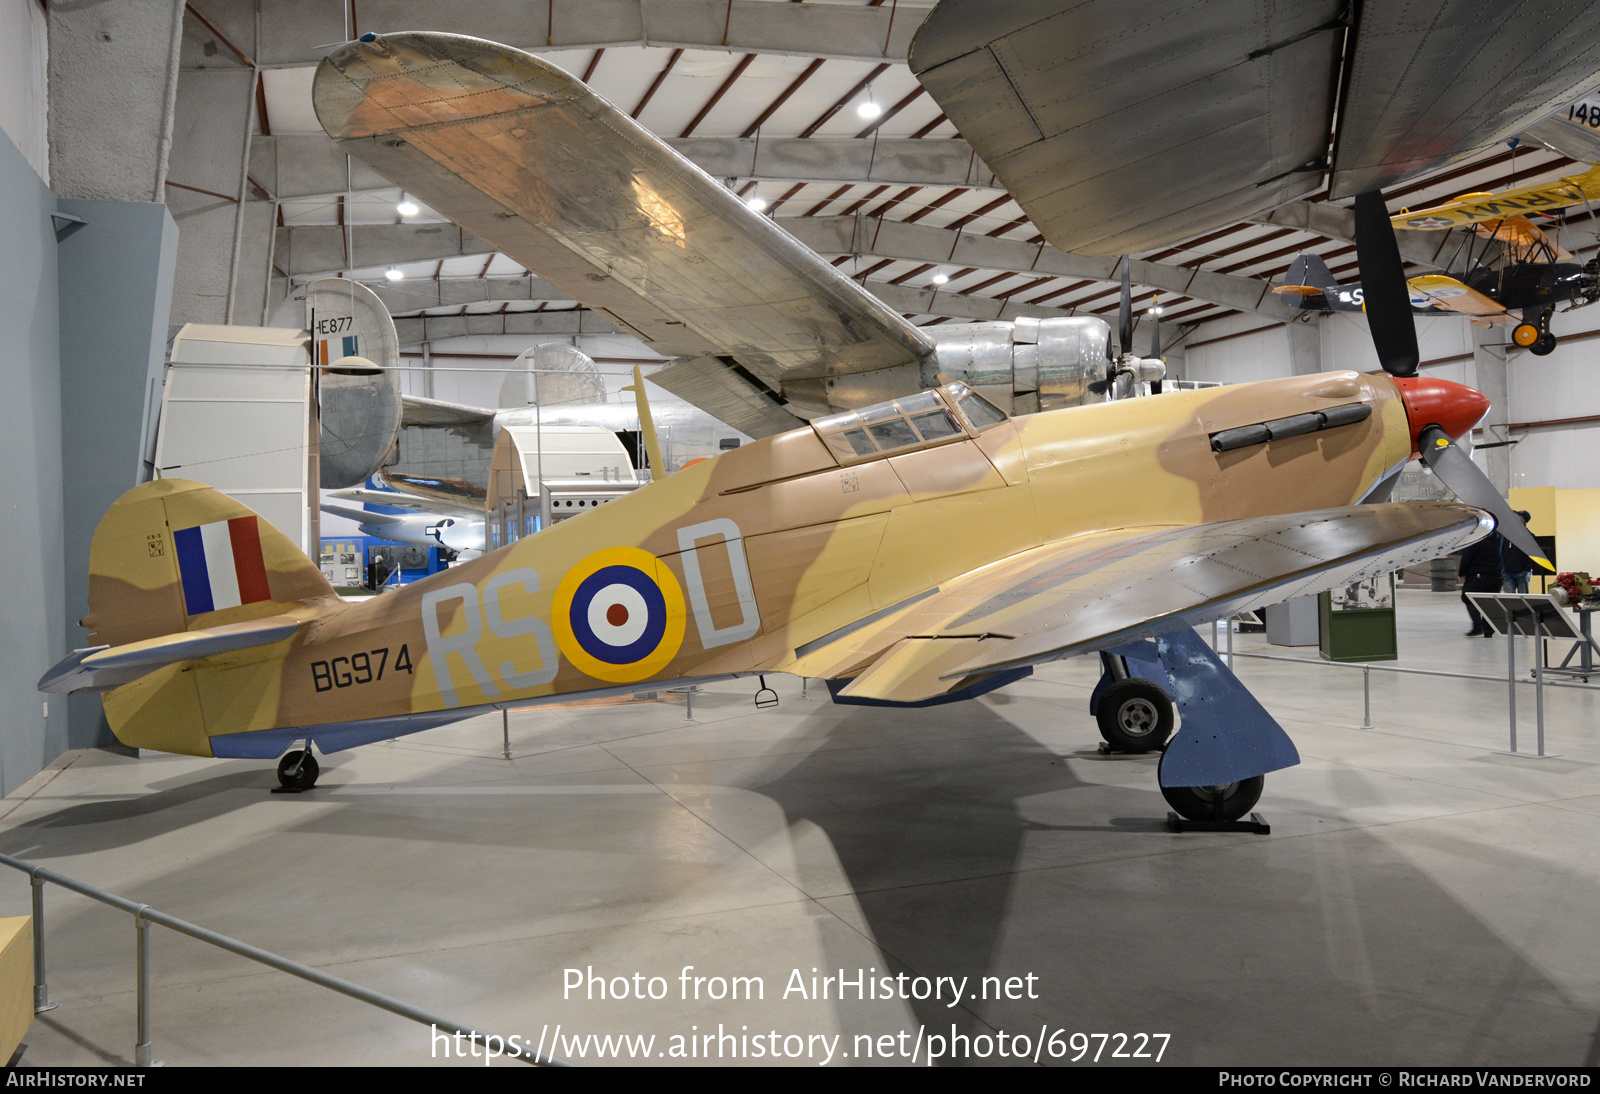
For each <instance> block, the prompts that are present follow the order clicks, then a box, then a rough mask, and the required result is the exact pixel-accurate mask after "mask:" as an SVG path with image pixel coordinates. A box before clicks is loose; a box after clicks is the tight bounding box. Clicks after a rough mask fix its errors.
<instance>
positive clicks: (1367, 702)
mask: <svg viewBox="0 0 1600 1094" xmlns="http://www.w3.org/2000/svg"><path fill="white" fill-rule="evenodd" d="M1361 728H1362V729H1372V728H1373V725H1372V666H1371V665H1362V666H1361Z"/></svg>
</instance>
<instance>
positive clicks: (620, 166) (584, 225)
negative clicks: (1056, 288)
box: [312, 33, 1163, 437]
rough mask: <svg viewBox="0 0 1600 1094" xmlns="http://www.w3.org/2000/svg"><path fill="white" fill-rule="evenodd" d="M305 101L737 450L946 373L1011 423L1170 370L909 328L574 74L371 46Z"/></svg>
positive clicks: (328, 125)
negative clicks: (613, 328)
mask: <svg viewBox="0 0 1600 1094" xmlns="http://www.w3.org/2000/svg"><path fill="white" fill-rule="evenodd" d="M312 100H313V104H314V105H315V107H316V112H317V117H318V119H319V121H320V122H321V123H322V127H323V128H324V129H325V130H326V131H327V132H328V134H329V135H330V136H332V137H333V138H334V139H335V140H337V141H338V142H339V144H340V145H341V146H342V147H343V149H344V150H345V151H346V152H348V153H350V154H351V155H353V156H355V157H356V158H357V159H360V160H361V161H363V162H365V163H367V164H368V165H370V166H371V167H372V168H373V169H375V170H376V171H378V172H379V173H380V174H382V175H384V176H385V177H386V178H388V179H389V180H390V181H392V182H394V183H395V184H396V185H398V186H400V187H402V188H403V189H405V191H406V192H407V193H410V194H414V195H416V197H417V198H418V199H420V200H422V201H425V202H427V204H428V205H429V206H430V207H432V208H434V209H436V210H438V211H439V212H440V213H442V214H444V215H445V216H447V217H449V218H450V219H451V220H452V221H454V222H455V223H456V224H459V225H460V226H461V227H463V228H465V229H466V230H468V231H470V232H472V233H473V234H474V235H476V236H477V237H479V238H480V239H483V240H485V241H487V242H488V243H489V244H490V245H491V246H493V247H494V248H495V249H496V250H498V251H500V252H501V253H503V254H506V255H508V256H510V257H511V258H513V259H515V260H516V261H518V262H520V263H522V265H524V266H526V267H528V268H529V269H531V270H534V271H536V272H537V273H538V274H539V276H540V277H542V278H544V279H545V280H546V281H549V282H550V283H551V284H553V285H555V286H557V287H558V288H560V289H561V290H562V291H563V292H565V293H568V294H570V295H571V297H572V299H575V300H578V301H580V302H582V303H583V304H585V305H586V306H588V307H589V308H592V309H594V310H596V311H598V312H600V313H601V314H603V315H604V316H606V317H607V318H608V319H609V320H611V321H612V322H613V323H614V324H616V325H617V327H618V328H619V329H621V330H624V331H627V332H629V333H630V334H633V335H634V336H635V337H637V338H638V339H640V341H642V342H643V343H644V344H645V345H647V346H649V347H650V348H651V349H653V350H655V351H656V352H658V353H660V354H661V355H662V356H665V357H673V358H677V360H676V361H674V363H672V364H671V365H668V366H666V367H665V368H662V369H660V370H659V371H657V372H655V373H654V374H652V375H651V377H650V381H651V383H654V384H657V385H659V386H660V387H662V388H665V389H666V390H667V391H670V392H672V393H673V394H675V395H678V396H679V397H681V398H682V399H684V400H685V401H687V402H689V403H692V404H694V405H695V406H697V407H699V408H700V409H702V410H704V411H706V412H707V413H709V414H711V415H713V416H715V417H716V418H717V419H719V420H721V421H723V422H726V423H728V424H729V425H731V426H733V427H735V428H736V429H738V430H740V431H741V432H743V433H745V434H747V435H748V436H751V437H767V436H771V435H773V434H776V433H781V432H784V431H786V430H789V429H793V428H795V427H797V426H799V425H801V424H803V423H804V422H805V421H807V420H809V419H811V418H815V417H818V416H823V415H827V414H831V413H836V412H838V411H842V410H851V409H856V408H859V407H864V406H868V405H871V404H875V403H879V402H882V401H883V400H884V399H889V398H895V397H902V396H907V395H911V394H914V393H915V392H917V391H921V390H924V389H927V388H932V387H934V386H936V385H937V384H938V382H939V380H938V377H939V375H940V374H941V373H943V374H945V375H946V376H947V377H948V378H950V379H954V380H961V381H964V382H965V383H967V384H968V385H969V386H971V387H973V388H975V389H976V390H977V391H978V392H979V393H980V394H982V395H983V396H985V397H986V398H988V399H990V400H991V401H993V402H995V403H996V404H998V405H1000V406H1002V407H1004V408H1006V409H1010V410H1012V411H1014V412H1016V413H1029V412H1032V411H1037V410H1049V409H1053V408H1056V407H1060V406H1070V405H1075V404H1079V403H1097V402H1105V401H1108V400H1109V399H1112V398H1115V397H1117V396H1119V395H1121V394H1132V393H1134V390H1133V389H1134V388H1135V387H1136V385H1137V383H1138V382H1144V381H1150V380H1156V379H1159V378H1160V376H1161V373H1162V368H1163V366H1162V365H1161V363H1160V362H1159V361H1157V360H1143V359H1141V358H1138V357H1136V356H1134V354H1133V353H1132V350H1131V345H1130V343H1131V334H1132V328H1131V321H1128V320H1126V319H1125V321H1124V322H1123V324H1122V339H1121V342H1120V344H1119V345H1118V347H1117V349H1116V351H1115V352H1113V350H1112V340H1111V330H1110V327H1109V326H1108V325H1107V324H1106V323H1105V322H1104V321H1102V320H1100V319H1097V318H1093V317H1088V316H1075V317H1067V318H1051V319H1043V320H1040V319H1018V320H1016V321H1015V322H1009V323H979V324H971V325H965V326H961V327H953V326H945V327H938V328H934V329H931V330H924V329H921V328H918V327H916V326H914V325H913V324H912V323H910V322H909V321H908V320H907V319H906V318H905V317H904V316H902V315H901V314H900V313H899V312H897V311H894V310H893V309H891V308H889V307H888V306H887V305H885V304H884V303H883V302H882V301H880V300H878V299H877V298H876V297H874V296H873V295H871V294H870V293H869V292H867V291H866V290H865V289H864V288H862V287H861V286H860V285H858V284H856V283H855V282H854V281H852V280H851V279H850V278H848V277H846V276H845V275H844V274H843V273H842V272H841V271H840V270H838V269H836V268H835V267H833V266H832V265H830V264H829V263H828V262H827V261H826V260H824V259H823V258H822V257H821V256H819V255H817V254H816V253H815V252H814V251H812V250H810V249H809V248H807V247H806V246H804V245H803V244H801V243H800V242H799V241H797V240H796V239H795V238H794V237H792V236H791V235H789V234H788V233H787V232H785V231H784V230H783V229H782V228H781V227H780V226H779V225H778V224H777V223H775V222H774V221H773V220H772V219H771V218H769V217H764V216H761V215H759V214H756V213H755V212H754V211H753V210H751V209H750V208H749V207H747V206H746V205H745V204H744V202H743V201H741V200H740V199H739V197H738V196H737V195H735V194H733V193H732V192H730V191H729V190H728V189H727V188H726V187H725V186H723V185H722V184H721V183H719V182H718V181H717V180H716V179H714V178H712V177H711V176H710V175H708V174H706V173H705V172H704V171H702V170H701V169H700V168H698V167H696V166H695V165H694V164H692V163H691V162H689V160H687V159H685V158H684V157H683V156H681V155H679V154H678V153H677V152H675V151H673V150H672V149H671V148H669V147H668V146H667V145H666V144H665V143H663V142H662V141H661V140H659V139H658V138H656V137H655V136H654V135H653V134H651V133H650V132H649V131H647V130H646V129H644V127H642V126H640V125H639V124H638V123H637V122H635V121H634V120H633V119H632V118H629V117H628V116H627V115H626V114H625V113H623V112H622V111H619V110H617V109H616V108H615V107H613V106H612V105H611V104H610V103H608V102H606V101H605V100H604V99H602V98H600V97H599V96H598V95H596V94H595V93H594V92H593V91H591V90H589V88H588V87H586V86H585V85H584V84H583V83H582V82H580V81H579V80H578V79H577V78H576V77H574V76H571V75H569V74H568V73H566V72H563V71H562V70H561V69H559V68H556V67H555V66H554V65H551V64H548V63H547V62H545V61H542V60H540V59H538V58H536V57H533V56H531V55H529V54H526V53H523V52H521V51H520V50H517V49H514V48H511V47H509V46H503V45H498V44H496V43H493V42H486V41H482V40H480V39H476V38H467V37H463V36H460V35H452V34H432V33H402V34H386V35H384V36H382V37H381V38H377V37H375V36H364V37H363V39H362V44H361V46H360V48H356V49H348V50H341V51H339V52H338V53H335V54H334V55H332V56H331V57H329V58H328V59H327V60H325V61H324V62H323V63H322V64H321V65H320V66H319V67H318V69H317V73H316V76H315V77H314V80H313V84H312ZM399 104H404V105H403V106H401V105H399ZM441 413H442V412H441ZM446 424H449V423H448V422H447V423H446ZM456 424H461V425H465V424H468V423H466V422H458V423H456Z"/></svg>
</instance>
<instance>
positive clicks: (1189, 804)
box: [1161, 775, 1267, 821]
mask: <svg viewBox="0 0 1600 1094" xmlns="http://www.w3.org/2000/svg"><path fill="white" fill-rule="evenodd" d="M1266 782H1267V777H1266V776H1265V775H1256V776H1255V777H1253V778H1249V779H1244V780H1242V781H1240V782H1236V783H1229V784H1228V785H1226V786H1222V787H1216V786H1163V787H1162V788H1161V796H1162V797H1163V798H1166V799H1167V804H1168V805H1170V806H1172V809H1173V812H1175V813H1177V814H1178V816H1180V817H1182V818H1184V819H1185V820H1192V821H1236V820H1238V819H1239V818H1240V817H1243V816H1244V815H1245V814H1246V813H1248V812H1250V810H1252V809H1254V808H1255V807H1256V802H1258V801H1260V800H1261V788H1262V787H1263V786H1265V785H1266Z"/></svg>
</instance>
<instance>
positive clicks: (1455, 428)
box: [1391, 376, 1489, 453]
mask: <svg viewBox="0 0 1600 1094" xmlns="http://www.w3.org/2000/svg"><path fill="white" fill-rule="evenodd" d="M1391 378H1392V379H1393V380H1394V385H1395V387H1397V388H1399V389H1400V402H1401V403H1402V404H1403V405H1404V406H1405V408H1406V419H1407V420H1408V421H1409V422H1410V423H1411V451H1412V452H1413V453H1415V452H1417V451H1418V449H1417V438H1418V437H1420V436H1421V434H1422V431H1423V430H1424V429H1426V428H1428V426H1430V425H1436V426H1438V427H1439V428H1440V429H1442V430H1444V431H1445V432H1446V433H1448V434H1449V435H1450V436H1451V437H1452V438H1455V439H1457V440H1459V439H1460V438H1461V437H1462V436H1463V435H1465V434H1466V433H1467V432H1468V431H1469V430H1471V429H1472V427H1473V426H1475V425H1477V424H1478V423H1479V422H1481V421H1482V420H1483V416H1484V415H1485V414H1487V413H1489V400H1488V398H1487V397H1485V395H1484V394H1483V392H1481V391H1476V390H1474V389H1472V388H1470V387H1468V386H1467V385H1466V384H1458V383H1455V382H1454V381H1452V380H1437V379H1434V378H1433V377H1431V376H1395V377H1391Z"/></svg>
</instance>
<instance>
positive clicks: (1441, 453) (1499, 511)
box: [1417, 425, 1555, 572]
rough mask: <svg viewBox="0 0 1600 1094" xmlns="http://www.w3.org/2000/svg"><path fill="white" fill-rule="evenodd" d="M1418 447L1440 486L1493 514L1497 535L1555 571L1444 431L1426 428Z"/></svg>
mask: <svg viewBox="0 0 1600 1094" xmlns="http://www.w3.org/2000/svg"><path fill="white" fill-rule="evenodd" d="M1417 447H1418V448H1420V449H1421V450H1422V462H1423V463H1424V464H1426V465H1427V467H1428V469H1429V470H1431V471H1432V472H1433V473H1434V474H1435V475H1438V476H1439V481H1440V482H1442V483H1444V484H1445V485H1446V486H1448V487H1449V488H1450V489H1451V490H1454V491H1455V494H1456V497H1458V498H1460V499H1461V500H1462V501H1464V502H1466V503H1467V504H1468V505H1471V506H1475V507H1476V508H1479V509H1483V510H1486V511H1487V512H1489V513H1492V514H1494V522H1495V526H1496V527H1495V530H1496V531H1498V532H1499V533H1500V534H1501V535H1502V536H1504V537H1506V539H1507V540H1509V541H1510V542H1512V543H1514V544H1516V545H1517V546H1518V547H1520V548H1521V549H1522V552H1523V553H1524V554H1526V555H1527V556H1528V557H1529V558H1531V559H1533V561H1534V562H1536V563H1538V564H1539V565H1540V566H1543V567H1544V568H1545V569H1547V570H1550V571H1551V572H1554V571H1555V567H1554V566H1552V565H1550V560H1549V559H1547V558H1545V557H1544V548H1543V547H1541V546H1539V541H1538V540H1536V539H1534V538H1533V533H1532V532H1530V531H1528V526H1527V525H1526V524H1523V523H1522V518H1521V517H1519V516H1517V514H1516V511H1515V510H1513V509H1512V508H1511V503H1510V502H1508V501H1507V500H1506V499H1505V498H1503V497H1501V496H1500V491H1498V490H1496V489H1495V488H1494V483H1492V482H1490V481H1489V477H1488V476H1487V475H1485V474H1484V473H1483V472H1482V471H1480V470H1478V465H1477V464H1475V463H1473V462H1472V457H1471V456H1468V455H1467V454H1466V452H1464V451H1462V449H1461V448H1460V446H1458V445H1457V444H1456V443H1455V442H1454V441H1452V440H1451V439H1450V437H1449V435H1448V434H1446V433H1445V431H1444V430H1442V429H1440V428H1439V427H1438V426H1436V425H1430V426H1428V427H1427V428H1426V429H1424V430H1423V431H1422V436H1421V437H1419V438H1418V439H1417Z"/></svg>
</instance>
